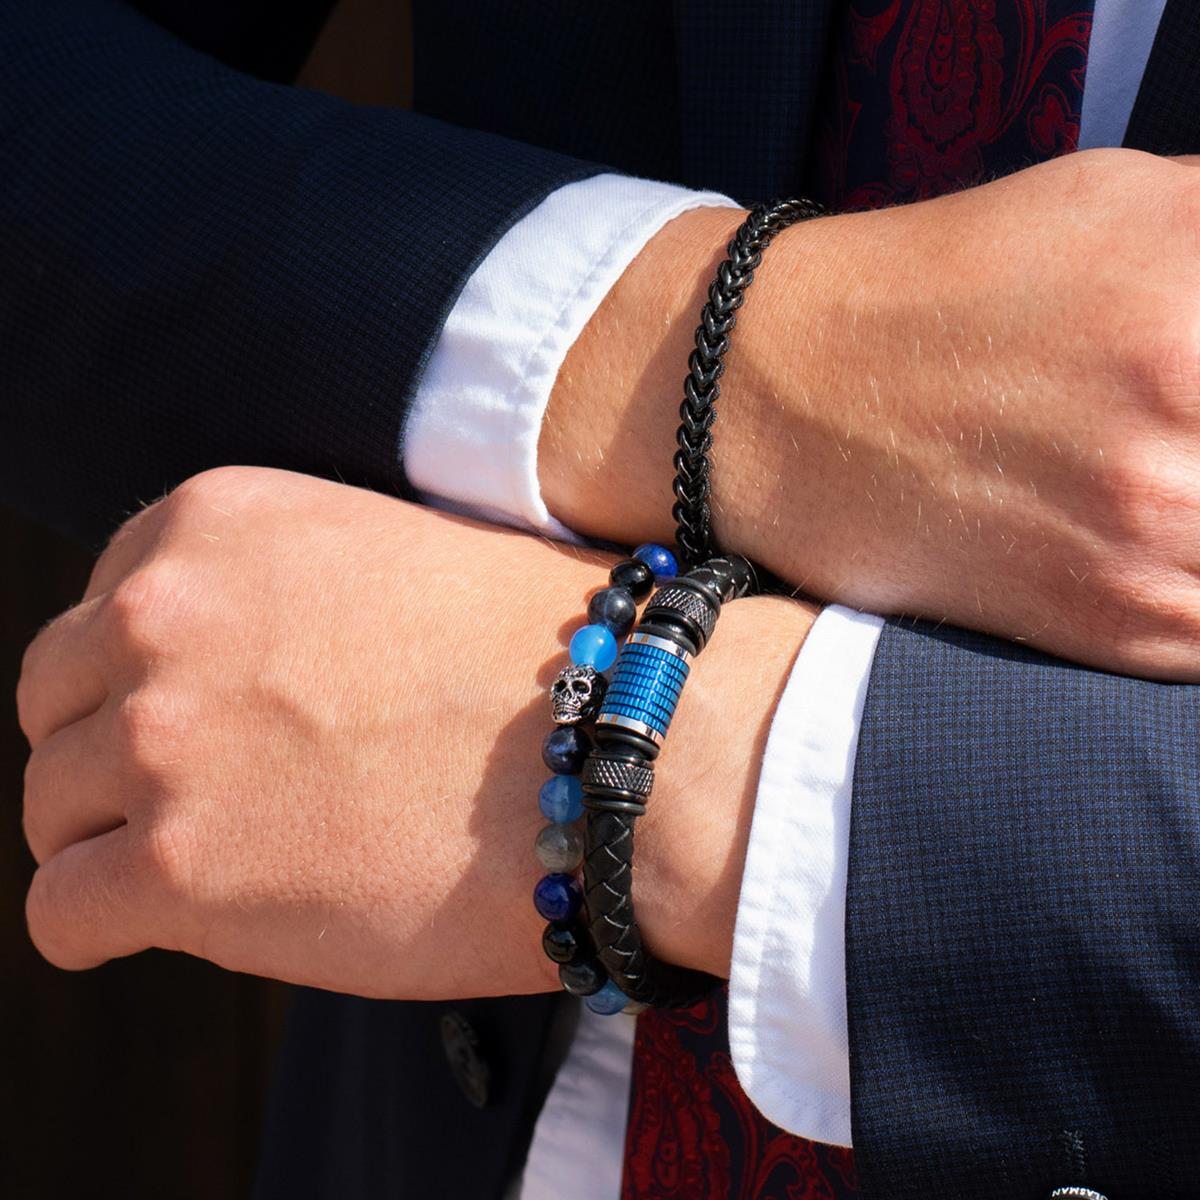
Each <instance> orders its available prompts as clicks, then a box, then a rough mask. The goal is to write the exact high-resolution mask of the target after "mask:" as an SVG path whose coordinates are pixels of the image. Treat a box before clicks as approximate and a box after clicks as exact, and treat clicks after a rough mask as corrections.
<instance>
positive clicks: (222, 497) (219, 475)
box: [164, 466, 282, 513]
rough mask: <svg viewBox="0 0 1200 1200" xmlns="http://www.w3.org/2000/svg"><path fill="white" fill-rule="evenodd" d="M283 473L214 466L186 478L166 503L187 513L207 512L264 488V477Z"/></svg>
mask: <svg viewBox="0 0 1200 1200" xmlns="http://www.w3.org/2000/svg"><path fill="white" fill-rule="evenodd" d="M280 474H282V473H281V472H278V471H266V470H264V469H263V468H261V467H241V466H237V467H210V468H209V469H208V470H207V471H201V472H199V474H196V475H192V476H191V477H190V478H188V479H185V480H184V481H183V482H182V483H181V484H179V485H178V487H176V488H175V490H174V491H172V492H170V493H169V494H168V495H167V497H166V499H165V501H164V503H165V504H167V505H169V506H170V507H171V509H172V510H175V511H182V512H184V513H190V512H194V511H197V510H205V511H207V510H209V509H211V508H212V506H213V505H214V504H217V505H219V504H221V503H222V501H226V500H229V501H232V500H235V499H237V498H240V497H243V496H245V495H246V494H247V492H251V491H254V490H256V489H258V488H260V487H261V486H262V482H263V478H262V477H263V476H265V475H270V476H272V477H274V476H278V475H280Z"/></svg>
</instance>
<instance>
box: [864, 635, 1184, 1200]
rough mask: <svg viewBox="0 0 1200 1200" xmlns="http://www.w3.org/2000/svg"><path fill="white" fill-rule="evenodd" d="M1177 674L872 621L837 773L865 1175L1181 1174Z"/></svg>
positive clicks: (1023, 1195) (1037, 1184)
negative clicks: (1166, 677)
mask: <svg viewBox="0 0 1200 1200" xmlns="http://www.w3.org/2000/svg"><path fill="white" fill-rule="evenodd" d="M1198 717H1200V689H1198V688H1196V687H1190V686H1179V685H1174V686H1173V685H1167V684H1157V683H1146V682H1143V681H1139V680H1133V679H1126V678H1121V677H1118V676H1113V675H1106V674H1103V673H1101V672H1096V671H1090V670H1085V669H1083V668H1080V667H1075V666H1071V665H1068V664H1066V663H1063V662H1060V661H1058V660H1055V659H1051V658H1048V657H1046V656H1044V655H1040V654H1036V653H1032V652H1030V651H1027V650H1024V649H1021V648H1019V647H1016V646H1012V645H1009V644H1007V643H1002V642H998V641H996V640H994V639H991V638H987V637H983V636H981V635H977V634H971V633H964V632H962V631H961V630H950V629H945V628H934V627H932V626H929V625H924V624H916V625H913V624H906V623H900V622H894V623H891V624H890V625H889V626H888V627H887V628H886V629H885V631H884V634H883V637H882V640H881V643H880V646H879V651H878V655H877V658H876V662H875V665H874V668H873V672H872V677H871V681H870V688H869V692H868V698H867V703H866V710H865V714H864V725H863V730H862V734H861V738H860V743H859V753H858V762H857V766H856V772H855V778H854V802H853V811H852V817H851V853H850V876H849V897H848V921H847V983H848V1001H849V1019H850V1036H851V1079H852V1092H853V1096H854V1142H855V1146H856V1148H857V1152H858V1163H859V1168H860V1172H861V1174H862V1179H863V1183H864V1194H865V1195H867V1196H869V1197H879V1198H881V1200H882V1198H886V1200H909V1198H911V1200H928V1198H929V1197H934V1196H936V1197H947V1198H950V1197H952V1198H955V1200H957V1198H959V1197H963V1198H968V1197H969V1198H970V1200H992V1198H995V1200H1042V1198H1044V1197H1045V1196H1046V1195H1048V1193H1049V1191H1050V1189H1051V1188H1052V1187H1061V1186H1065V1185H1068V1184H1087V1185H1089V1186H1090V1187H1092V1188H1094V1189H1097V1190H1099V1191H1101V1192H1103V1193H1105V1194H1107V1195H1108V1196H1110V1197H1112V1198H1113V1200H1119V1198H1122V1197H1130V1198H1134V1197H1137V1198H1142V1197H1150V1196H1179V1197H1183V1196H1193V1195H1196V1194H1197V1188H1198V1187H1200V1124H1198V1121H1200V906H1198V903H1197V896H1198V895H1200V759H1198V756H1197V745H1196V726H1197V719H1198Z"/></svg>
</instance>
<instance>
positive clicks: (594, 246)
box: [403, 174, 733, 540]
mask: <svg viewBox="0 0 1200 1200" xmlns="http://www.w3.org/2000/svg"><path fill="white" fill-rule="evenodd" d="M732 205H733V201H732V200H730V199H728V198H727V197H725V196H720V195H717V194H716V193H713V192H694V191H690V190H688V189H686V188H681V187H676V186H674V185H671V184H665V183H654V182H652V181H650V180H646V179H635V178H630V177H628V176H624V175H611V174H605V175H596V176H593V177H592V178H590V179H583V180H580V181H578V182H576V183H570V184H566V185H565V186H563V187H561V188H558V189H557V190H556V191H554V192H552V193H551V194H550V195H549V196H547V197H546V199H545V200H543V201H542V202H541V204H539V205H538V206H537V207H536V208H535V209H534V210H533V211H532V212H530V213H529V214H528V215H526V216H525V217H522V218H521V220H519V221H518V222H517V223H516V224H515V225H514V226H513V227H512V228H511V229H509V230H508V231H507V232H506V233H505V234H504V236H503V237H501V239H500V240H499V242H497V243H496V245H495V247H494V248H493V249H492V250H491V252H490V253H489V254H488V255H487V257H486V258H485V259H484V260H483V262H482V263H481V264H480V265H479V266H478V267H477V268H476V270H475V272H474V274H472V276H471V277H470V279H468V281H467V284H466V286H465V287H464V288H463V291H462V292H461V294H460V295H459V298H458V300H457V301H456V302H455V305H454V308H453V310H452V311H451V313H450V316H449V318H448V320H447V321H446V324H445V326H444V327H443V329H442V333H441V335H440V337H439V338H438V341H437V343H436V345H435V347H434V350H433V355H432V357H431V358H430V361H429V366H428V368H427V369H426V371H425V375H424V377H423V378H422V380H421V384H420V386H419V388H418V391H417V395H416V399H415V401H414V404H413V408H412V410H411V412H410V413H409V417H408V420H407V423H406V428H405V437H404V450H403V454H404V466H405V470H406V472H407V475H408V479H409V481H410V483H411V484H412V485H413V487H414V488H416V489H417V490H418V492H420V493H421V495H422V499H423V500H424V501H425V502H426V503H429V504H433V505H435V506H436V507H439V508H446V509H450V510H452V511H455V512H466V513H469V514H470V515H472V516H475V517H479V518H481V519H484V520H492V521H495V522H499V523H503V524H506V525H516V526H518V527H524V528H529V529H533V530H536V531H538V532H540V533H544V534H547V535H549V536H551V537H556V538H560V539H562V540H577V539H575V538H574V537H573V536H572V535H571V534H570V532H569V531H568V530H567V529H565V528H564V527H563V526H562V525H561V524H560V523H559V522H558V521H556V520H554V518H553V517H551V515H550V513H549V512H548V511H547V509H546V505H545V504H544V503H543V501H542V493H541V488H540V487H539V485H538V478H537V445H538V435H539V433H540V432H541V426H542V416H543V414H544V413H545V411H546V404H547V403H548V401H549V399H550V391H551V388H553V386H554V380H555V378H556V377H557V375H558V371H559V368H560V367H561V366H562V364H563V360H564V359H565V358H566V355H567V351H568V350H569V349H570V348H571V346H572V344H573V343H574V341H575V339H576V338H577V337H578V336H579V334H580V332H581V331H582V330H583V327H584V326H585V325H586V324H587V322H588V319H589V318H590V317H591V316H592V314H593V313H594V312H595V311H596V309H597V308H598V307H599V305H600V302H601V301H602V300H603V299H604V297H605V296H606V295H607V294H608V291H609V289H610V288H611V287H612V286H613V284H614V283H616V281H617V280H618V279H619V278H620V276H621V274H622V273H623V272H624V270H625V268H626V267H627V266H628V265H629V264H630V262H632V261H633V259H634V258H635V257H636V256H637V254H638V252H639V251H640V250H641V249H642V247H643V246H644V245H645V244H646V243H647V242H648V241H649V240H650V238H651V237H653V236H654V234H655V233H657V232H658V231H659V230H660V229H661V228H662V227H663V226H664V225H665V224H666V223H667V222H668V221H670V220H671V219H672V218H674V217H677V216H679V215H680V214H681V213H684V212H687V211H688V210H689V209H692V208H700V207H704V206H710V207H720V206H732ZM682 369H683V367H682V366H681V367H680V370H681V371H682ZM681 378H682V376H681Z"/></svg>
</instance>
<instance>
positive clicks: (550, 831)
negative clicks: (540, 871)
mask: <svg viewBox="0 0 1200 1200" xmlns="http://www.w3.org/2000/svg"><path fill="white" fill-rule="evenodd" d="M533 852H534V854H536V855H537V859H538V862H540V863H541V864H542V866H543V867H545V868H546V870H547V871H574V870H575V868H576V867H577V866H579V864H580V863H581V862H583V834H582V833H581V832H580V831H579V830H578V829H576V828H575V826H574V825H563V824H560V823H559V822H555V823H554V824H553V825H547V826H546V827H545V828H544V829H543V830H542V831H541V832H540V833H539V834H538V835H537V837H536V838H535V839H534V843H533Z"/></svg>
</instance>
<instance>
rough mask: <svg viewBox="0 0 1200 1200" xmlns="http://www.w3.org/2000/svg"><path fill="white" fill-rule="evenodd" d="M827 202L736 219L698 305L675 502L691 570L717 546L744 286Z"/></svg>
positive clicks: (796, 203)
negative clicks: (723, 412)
mask: <svg viewBox="0 0 1200 1200" xmlns="http://www.w3.org/2000/svg"><path fill="white" fill-rule="evenodd" d="M823 213H824V209H822V208H821V206H820V205H819V204H816V203H814V202H813V201H812V200H773V201H771V202H770V203H769V204H760V205H757V206H756V207H755V208H754V209H752V210H751V212H750V215H749V216H748V217H747V218H746V219H745V221H743V222H742V224H741V225H739V226H738V230H737V232H736V233H735V234H734V235H733V238H732V240H731V241H730V243H729V245H728V247H727V249H726V253H727V254H728V255H729V257H728V258H727V259H725V261H724V262H722V263H721V265H720V266H719V267H718V268H717V275H716V278H715V279H714V280H713V281H712V283H711V284H709V287H708V300H707V302H706V303H705V305H704V307H703V309H701V311H700V324H699V325H698V326H697V327H696V348H695V349H694V350H693V351H692V353H691V355H690V356H689V357H688V373H687V376H686V377H685V378H684V381H683V402H682V403H681V404H680V406H679V420H680V425H679V430H678V432H677V433H676V435H675V440H676V442H677V443H678V445H679V449H678V450H676V451H675V484H674V489H675V505H674V507H673V508H672V510H671V516H672V517H673V519H674V520H675V523H676V531H675V538H676V541H677V542H678V543H679V556H680V563H681V565H682V566H683V567H684V569H687V568H688V567H694V566H697V565H698V564H699V563H702V562H703V561H704V560H705V559H706V558H710V557H711V556H712V555H713V554H715V553H716V550H715V548H714V546H713V536H712V514H711V512H710V511H709V503H708V500H709V495H710V493H711V491H712V484H711V480H710V476H711V474H712V465H711V463H710V462H709V458H708V453H709V451H710V450H711V449H712V427H713V422H714V421H715V420H716V419H717V410H716V403H717V400H718V399H719V398H720V395H721V376H722V375H723V374H724V372H725V363H724V357H725V352H726V351H727V350H728V349H729V336H730V334H731V333H732V332H733V328H734V326H735V325H736V324H737V311H738V309H739V308H741V306H742V301H743V300H744V299H745V296H746V289H747V288H748V287H749V286H750V285H751V284H752V283H753V282H754V272H755V271H756V270H758V266H759V264H760V263H761V262H762V254H763V251H764V250H765V249H766V248H767V247H768V246H769V245H770V244H771V241H772V239H773V238H774V237H775V235H776V234H778V233H779V232H781V231H782V230H784V229H786V228H787V227H788V226H789V225H795V224H796V223H797V222H799V221H807V220H809V219H811V218H813V217H819V216H821V215H822V214H823Z"/></svg>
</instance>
